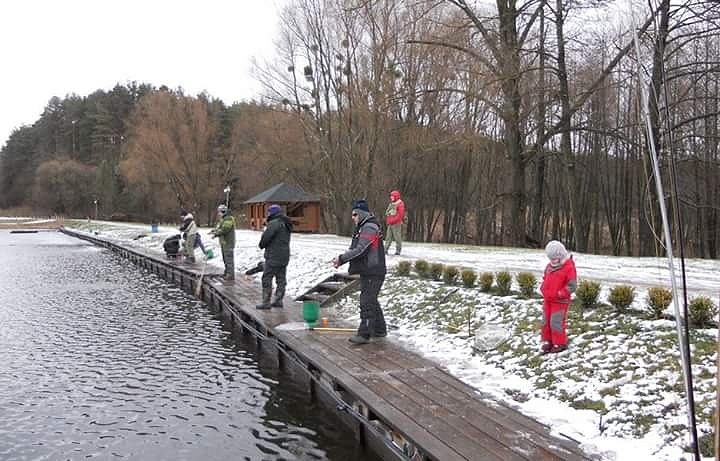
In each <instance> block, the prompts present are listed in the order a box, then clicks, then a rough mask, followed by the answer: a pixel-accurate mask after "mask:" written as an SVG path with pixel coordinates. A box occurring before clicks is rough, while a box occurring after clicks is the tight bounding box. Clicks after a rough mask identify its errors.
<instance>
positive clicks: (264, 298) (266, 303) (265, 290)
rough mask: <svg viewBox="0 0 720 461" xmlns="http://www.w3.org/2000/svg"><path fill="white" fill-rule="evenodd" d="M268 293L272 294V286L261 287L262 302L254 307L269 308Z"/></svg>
mask: <svg viewBox="0 0 720 461" xmlns="http://www.w3.org/2000/svg"><path fill="white" fill-rule="evenodd" d="M270 295H272V287H267V288H266V287H263V290H262V302H261V303H260V304H256V305H255V309H270Z"/></svg>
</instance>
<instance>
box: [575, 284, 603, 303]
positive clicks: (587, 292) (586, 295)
mask: <svg viewBox="0 0 720 461" xmlns="http://www.w3.org/2000/svg"><path fill="white" fill-rule="evenodd" d="M575 296H576V297H577V299H578V300H579V301H580V305H581V306H582V307H586V308H587V307H593V306H595V305H597V302H598V298H599V297H600V284H599V283H598V282H592V281H590V280H581V281H580V283H579V284H578V287H577V290H575Z"/></svg>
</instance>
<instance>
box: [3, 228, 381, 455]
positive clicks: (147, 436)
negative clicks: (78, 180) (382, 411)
mask: <svg viewBox="0 0 720 461" xmlns="http://www.w3.org/2000/svg"><path fill="white" fill-rule="evenodd" d="M254 344H255V342H254V340H252V339H251V338H247V337H242V336H240V337H238V336H237V335H233V334H232V333H231V332H230V331H229V326H227V325H225V324H224V323H223V322H222V321H221V320H220V319H219V318H217V317H216V316H214V315H213V314H212V313H211V312H210V311H209V309H208V307H207V306H205V305H204V304H203V303H201V302H199V301H197V300H196V299H194V298H192V297H191V296H189V295H187V294H186V293H184V292H183V291H181V290H179V289H178V288H175V287H174V286H173V285H170V284H168V283H167V282H165V281H163V280H162V279H160V278H159V277H157V276H155V275H152V274H150V273H148V272H146V271H144V270H141V269H139V268H137V267H136V266H134V265H132V264H131V263H130V262H129V261H127V260H124V259H121V258H119V257H118V256H115V255H114V254H112V253H111V252H109V251H107V250H104V249H100V248H98V247H95V246H93V245H91V244H89V243H87V242H84V241H81V240H77V239H74V238H72V237H69V236H65V235H63V234H60V233H55V232H41V233H37V234H10V233H9V232H7V231H0V459H2V460H16V459H17V460H25V459H28V460H29V459H32V460H40V459H48V460H64V459H71V460H76V459H132V460H165V459H168V460H203V461H209V460H225V461H227V460H263V461H264V460H342V461H360V460H363V461H367V460H376V458H375V457H374V456H371V455H370V454H367V453H362V452H359V450H358V449H357V447H356V444H355V441H354V439H353V436H352V434H350V433H349V432H347V431H345V430H344V427H343V426H342V425H341V424H339V423H338V421H337V420H336V419H334V418H332V417H331V416H330V415H329V414H328V413H327V412H325V411H324V410H322V409H321V408H320V407H317V406H315V405H314V404H312V403H311V402H310V400H309V397H308V394H307V392H306V389H304V388H301V387H299V386H298V385H295V384H294V383H293V382H292V380H291V379H288V378H287V377H284V376H283V372H282V371H281V370H278V369H277V367H276V366H275V365H273V364H274V361H272V360H267V358H265V360H264V359H263V356H262V354H261V353H260V352H258V351H257V350H256V349H255V347H254Z"/></svg>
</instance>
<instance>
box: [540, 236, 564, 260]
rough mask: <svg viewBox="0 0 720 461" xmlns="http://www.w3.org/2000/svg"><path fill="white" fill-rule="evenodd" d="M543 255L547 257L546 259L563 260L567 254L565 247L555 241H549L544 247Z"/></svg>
mask: <svg viewBox="0 0 720 461" xmlns="http://www.w3.org/2000/svg"><path fill="white" fill-rule="evenodd" d="M545 254H546V255H547V257H548V259H553V258H559V259H565V258H566V257H567V254H568V252H567V250H566V249H565V245H563V244H562V243H560V242H558V241H557V240H550V241H549V242H548V244H547V245H545Z"/></svg>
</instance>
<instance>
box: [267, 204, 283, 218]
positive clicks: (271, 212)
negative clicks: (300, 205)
mask: <svg viewBox="0 0 720 461" xmlns="http://www.w3.org/2000/svg"><path fill="white" fill-rule="evenodd" d="M279 213H282V208H281V207H280V205H278V204H276V203H273V204H272V205H270V206H269V207H268V209H267V215H268V218H269V217H270V216H275V215H276V214H279Z"/></svg>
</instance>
